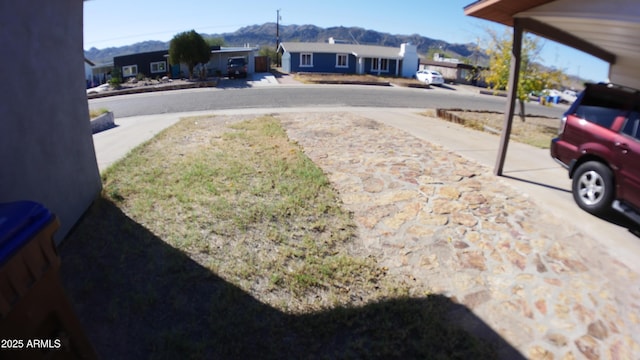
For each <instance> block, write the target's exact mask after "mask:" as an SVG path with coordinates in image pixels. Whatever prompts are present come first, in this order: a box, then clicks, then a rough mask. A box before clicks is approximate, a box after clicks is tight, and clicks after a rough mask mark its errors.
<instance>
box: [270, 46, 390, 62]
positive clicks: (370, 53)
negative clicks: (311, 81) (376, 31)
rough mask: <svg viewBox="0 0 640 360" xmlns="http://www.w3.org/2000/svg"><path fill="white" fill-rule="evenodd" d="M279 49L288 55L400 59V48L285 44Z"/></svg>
mask: <svg viewBox="0 0 640 360" xmlns="http://www.w3.org/2000/svg"><path fill="white" fill-rule="evenodd" d="M280 48H282V49H283V50H284V51H286V52H290V53H302V52H310V53H324V54H353V55H354V56H356V57H360V58H384V59H402V55H400V48H399V47H397V48H395V47H389V46H375V45H353V44H331V43H307V42H286V43H281V44H280Z"/></svg>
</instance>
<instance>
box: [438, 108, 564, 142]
mask: <svg viewBox="0 0 640 360" xmlns="http://www.w3.org/2000/svg"><path fill="white" fill-rule="evenodd" d="M436 114H437V116H438V117H439V118H441V119H445V120H447V121H451V122H454V123H457V124H461V125H464V126H466V127H470V128H472V129H476V130H480V131H484V132H488V133H492V134H496V135H500V133H501V132H502V128H503V126H504V114H503V113H501V112H491V111H466V110H460V109H438V110H436ZM429 115H431V114H429ZM559 126H560V120H559V119H557V118H550V117H545V116H533V115H527V116H526V117H525V121H522V120H521V119H520V117H518V116H515V117H514V119H513V125H512V128H511V138H512V139H513V140H515V141H518V142H521V143H525V144H529V145H532V146H535V147H538V148H541V149H548V148H549V144H550V142H551V139H553V138H554V137H555V136H556V134H557V133H558V128H559Z"/></svg>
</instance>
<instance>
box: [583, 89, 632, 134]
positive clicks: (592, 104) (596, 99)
mask: <svg viewBox="0 0 640 360" xmlns="http://www.w3.org/2000/svg"><path fill="white" fill-rule="evenodd" d="M617 95H618V94H615V93H611V92H600V91H586V92H585V94H584V97H583V98H582V101H580V104H579V105H578V106H577V108H576V109H575V111H574V112H575V114H576V116H578V117H580V118H581V119H585V120H587V121H590V122H592V123H595V124H598V125H600V126H603V127H606V128H609V127H611V125H612V124H613V122H614V120H615V119H616V117H617V116H619V115H620V111H621V109H624V108H625V107H626V104H627V98H626V97H620V96H617Z"/></svg>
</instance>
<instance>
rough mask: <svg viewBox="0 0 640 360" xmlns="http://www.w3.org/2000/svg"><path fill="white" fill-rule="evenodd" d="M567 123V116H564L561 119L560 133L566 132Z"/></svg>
mask: <svg viewBox="0 0 640 360" xmlns="http://www.w3.org/2000/svg"><path fill="white" fill-rule="evenodd" d="M566 125H567V117H566V116H563V117H562V120H560V127H559V128H558V135H562V133H563V132H564V127H565V126H566Z"/></svg>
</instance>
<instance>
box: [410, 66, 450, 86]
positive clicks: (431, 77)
mask: <svg viewBox="0 0 640 360" xmlns="http://www.w3.org/2000/svg"><path fill="white" fill-rule="evenodd" d="M416 79H418V81H422V82H423V83H425V84H427V85H442V84H444V78H443V77H442V74H440V73H439V72H437V71H435V70H427V69H424V70H420V71H418V72H417V73H416Z"/></svg>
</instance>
